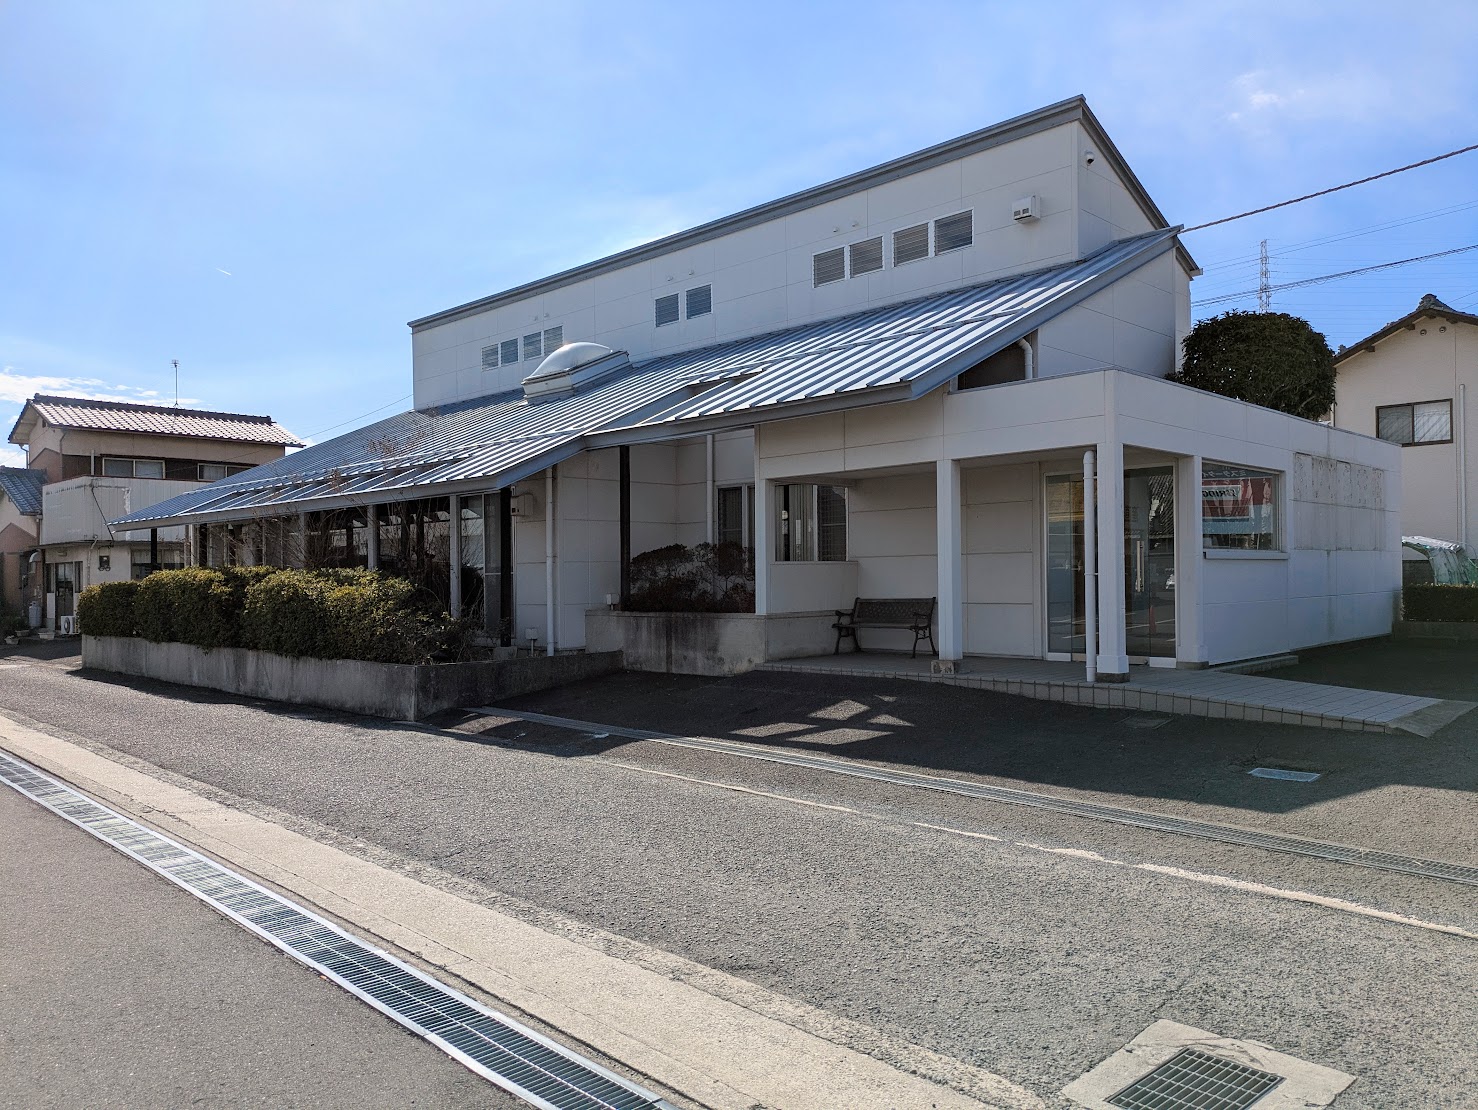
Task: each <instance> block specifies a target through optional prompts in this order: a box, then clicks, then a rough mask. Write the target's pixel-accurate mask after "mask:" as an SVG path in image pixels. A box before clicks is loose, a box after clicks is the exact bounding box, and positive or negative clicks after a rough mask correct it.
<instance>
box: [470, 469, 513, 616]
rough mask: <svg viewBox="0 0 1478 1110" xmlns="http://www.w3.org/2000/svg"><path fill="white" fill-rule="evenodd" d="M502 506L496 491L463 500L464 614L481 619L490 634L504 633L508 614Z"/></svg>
mask: <svg viewBox="0 0 1478 1110" xmlns="http://www.w3.org/2000/svg"><path fill="white" fill-rule="evenodd" d="M499 505H500V500H499V495H498V494H496V493H490V494H485V495H484V494H478V495H476V496H473V497H463V498H462V499H461V512H460V527H461V529H462V542H461V550H462V566H461V570H460V574H461V579H462V613H461V615H462V616H464V617H472V618H474V619H476V620H480V621H481V623H482V626H483V628H484V629H485V630H486V631H487V633H488V635H490V636H501V632H502V625H503V620H504V617H505V614H504V613H503V609H502V598H503V591H502V575H503V545H502V543H501V531H500V515H499Z"/></svg>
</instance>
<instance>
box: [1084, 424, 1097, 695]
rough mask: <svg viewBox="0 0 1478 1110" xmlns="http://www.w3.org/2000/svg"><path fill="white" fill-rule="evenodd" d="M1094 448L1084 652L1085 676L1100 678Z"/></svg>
mask: <svg viewBox="0 0 1478 1110" xmlns="http://www.w3.org/2000/svg"><path fill="white" fill-rule="evenodd" d="M1096 461H1097V460H1096V457H1095V453H1094V450H1093V448H1091V447H1090V448H1088V450H1086V451H1084V452H1083V648H1084V651H1083V654H1084V655H1085V656H1086V657H1087V660H1088V663H1087V674H1086V679H1087V681H1089V682H1097V681H1098V489H1097V482H1096V479H1095V477H1094V472H1095V470H1096V469H1097V466H1096Z"/></svg>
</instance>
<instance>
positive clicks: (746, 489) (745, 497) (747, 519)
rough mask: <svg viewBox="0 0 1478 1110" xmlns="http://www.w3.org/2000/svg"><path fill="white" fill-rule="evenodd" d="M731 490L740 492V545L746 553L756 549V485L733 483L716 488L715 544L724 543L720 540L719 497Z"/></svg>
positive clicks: (714, 513) (714, 501) (714, 504)
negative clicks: (753, 523) (754, 525)
mask: <svg viewBox="0 0 1478 1110" xmlns="http://www.w3.org/2000/svg"><path fill="white" fill-rule="evenodd" d="M731 489H737V490H739V491H740V496H739V535H740V540H739V544H740V546H741V547H743V548H744V549H745V550H746V551H749V550H752V549H753V548H754V529H753V527H752V522H753V521H754V483H753V482H748V483H745V482H732V483H730V484H729V485H726V486H715V487H714V490H713V542H714V543H722V542H723V541H722V540H721V539H719V532H720V528H719V504H720V502H719V495H720V494H722V493H725V492H727V491H729V490H731Z"/></svg>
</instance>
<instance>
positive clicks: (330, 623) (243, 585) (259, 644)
mask: <svg viewBox="0 0 1478 1110" xmlns="http://www.w3.org/2000/svg"><path fill="white" fill-rule="evenodd" d="M78 616H79V618H80V624H81V627H82V631H83V632H84V633H85V634H87V635H89V636H142V637H144V638H145V639H147V640H152V641H154V642H156V643H162V642H175V643H183V644H194V645H196V646H197V647H203V648H216V647H243V648H253V649H255V650H258V651H270V652H274V653H276V654H278V655H288V656H294V657H309V658H314V659H364V660H368V661H370V662H376V663H425V662H429V661H430V660H431V658H432V657H433V656H437V655H442V654H445V653H447V652H448V651H454V650H456V649H457V648H458V647H459V643H460V640H461V638H462V637H463V635H464V634H465V631H466V629H465V626H464V624H463V623H462V622H460V621H454V620H452V618H451V617H449V616H447V615H446V614H445V613H435V612H432V611H430V610H429V609H427V607H426V602H425V599H424V594H423V593H420V592H418V591H417V590H416V588H415V586H414V585H412V584H411V583H410V582H408V581H406V580H405V579H403V578H390V577H387V576H385V575H382V574H379V573H376V572H374V571H367V570H323V571H302V570H282V569H278V568H275V567H230V568H226V569H225V570H208V569H205V568H203V567H186V568H184V569H183V570H166V571H157V572H155V573H154V574H151V575H149V576H148V577H147V578H145V579H143V580H142V581H140V582H109V583H106V584H104V585H101V586H89V587H88V588H87V589H86V590H84V591H83V592H82V596H81V597H80V598H79V600H78Z"/></svg>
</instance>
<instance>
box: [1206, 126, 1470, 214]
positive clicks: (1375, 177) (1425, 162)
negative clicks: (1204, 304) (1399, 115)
mask: <svg viewBox="0 0 1478 1110" xmlns="http://www.w3.org/2000/svg"><path fill="white" fill-rule="evenodd" d="M1470 150H1478V143H1473V144H1472V145H1471V146H1465V147H1460V148H1459V149H1457V150H1449V151H1448V152H1447V153H1446V154H1439V155H1437V156H1436V157H1435V158H1423V159H1422V160H1421V161H1420V162H1413V163H1411V165H1409V166H1398V167H1397V168H1396V169H1394V170H1386V172H1385V173H1377V174H1372V175H1371V176H1369V177H1362V178H1361V179H1360V180H1359V181H1347V182H1345V183H1344V184H1343V185H1334V186H1331V187H1330V188H1328V189H1320V190H1319V191H1318V192H1317V193H1306V194H1305V195H1303V196H1301V197H1294V198H1293V199H1292V200H1280V201H1279V202H1278V203H1277V204H1266V205H1263V207H1261V208H1254V209H1252V210H1251V211H1249V212H1239V213H1237V215H1235V216H1223V217H1222V218H1221V219H1219V220H1212V221H1211V222H1210V223H1204V224H1197V225H1196V226H1195V227H1188V228H1185V229H1184V230H1183V231H1182V232H1181V234H1182V235H1184V234H1185V233H1186V232H1189V231H1201V230H1204V229H1205V228H1208V227H1216V226H1217V225H1218V224H1229V223H1231V222H1232V221H1233V220H1241V219H1245V218H1247V217H1248V216H1256V215H1258V214H1259V213H1261V212H1271V211H1272V210H1273V209H1275V208H1287V207H1288V206H1289V205H1290V204H1301V203H1303V202H1304V201H1306V200H1313V199H1314V198H1315V197H1326V196H1328V195H1329V194H1330V193H1337V192H1339V191H1340V190H1341V189H1352V188H1354V187H1355V186H1356V185H1365V184H1367V183H1369V182H1371V181H1379V180H1380V179H1381V178H1383V177H1391V176H1394V175H1395V174H1398V173H1405V172H1406V171H1407V170H1415V169H1419V168H1421V167H1422V166H1430V165H1431V164H1432V163H1433V162H1441V161H1442V160H1443V159H1444V158H1456V157H1457V156H1458V155H1459V154H1467V153H1468V152H1469V151H1470Z"/></svg>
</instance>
